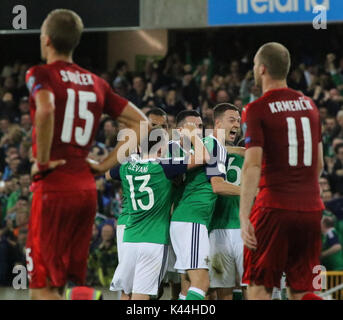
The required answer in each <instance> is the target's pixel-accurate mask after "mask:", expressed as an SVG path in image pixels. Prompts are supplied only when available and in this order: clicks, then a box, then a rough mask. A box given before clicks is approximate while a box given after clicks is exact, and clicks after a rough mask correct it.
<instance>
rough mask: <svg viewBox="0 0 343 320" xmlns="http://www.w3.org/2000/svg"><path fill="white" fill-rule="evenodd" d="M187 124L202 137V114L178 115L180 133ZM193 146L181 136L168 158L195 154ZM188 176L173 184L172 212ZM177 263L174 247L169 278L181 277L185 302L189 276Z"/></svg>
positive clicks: (180, 292)
mask: <svg viewBox="0 0 343 320" xmlns="http://www.w3.org/2000/svg"><path fill="white" fill-rule="evenodd" d="M187 124H193V125H194V126H195V128H196V134H197V135H198V136H199V137H202V131H203V123H202V119H201V116H200V114H199V113H198V112H197V111H195V110H184V111H181V112H180V113H178V115H177V117H176V128H177V130H178V131H179V132H180V131H181V130H182V129H185V126H187ZM190 147H191V144H190V143H184V141H183V138H182V137H181V136H179V137H178V139H177V140H171V141H169V143H168V156H169V157H173V158H178V157H184V156H186V155H187V154H191V153H192V152H193V150H192V149H190ZM185 178H186V174H183V175H181V176H179V177H177V178H176V179H175V180H174V184H173V191H172V199H173V206H172V211H174V210H175V209H176V207H177V206H178V204H179V201H180V199H181V197H182V194H183V192H184V188H185V184H184V181H185ZM175 262H176V255H175V252H174V249H173V247H172V245H170V247H169V258H168V273H167V276H168V277H169V278H170V279H171V280H172V282H173V283H174V284H175V283H178V278H179V277H178V276H177V273H179V274H180V275H181V287H180V290H178V298H179V300H185V299H186V295H187V291H188V289H189V287H190V281H189V279H188V276H187V274H186V271H184V270H176V269H175V268H174V266H175ZM175 287H176V286H172V291H173V298H174V299H175V298H176V294H175V293H176V290H175Z"/></svg>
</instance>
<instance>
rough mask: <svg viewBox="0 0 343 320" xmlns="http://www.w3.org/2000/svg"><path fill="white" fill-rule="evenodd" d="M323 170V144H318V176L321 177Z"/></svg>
mask: <svg viewBox="0 0 343 320" xmlns="http://www.w3.org/2000/svg"><path fill="white" fill-rule="evenodd" d="M323 169H324V158H323V143H322V142H319V144H318V176H319V177H320V176H321V175H322V172H323Z"/></svg>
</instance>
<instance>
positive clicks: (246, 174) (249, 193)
mask: <svg viewBox="0 0 343 320" xmlns="http://www.w3.org/2000/svg"><path fill="white" fill-rule="evenodd" d="M262 155H263V149H262V147H251V148H249V149H248V150H247V151H246V152H245V160H244V164H243V169H242V176H241V199H240V210H239V217H240V221H241V226H242V227H241V229H242V238H243V241H244V244H245V245H246V246H247V247H248V248H250V249H255V248H256V246H257V241H256V238H255V232H254V230H253V226H252V225H251V222H250V220H249V217H250V211H251V208H252V206H253V201H254V198H255V195H256V190H257V187H258V184H259V181H260V177H261V166H262Z"/></svg>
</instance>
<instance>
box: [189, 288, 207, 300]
mask: <svg viewBox="0 0 343 320" xmlns="http://www.w3.org/2000/svg"><path fill="white" fill-rule="evenodd" d="M205 295H206V293H205V292H204V291H202V290H201V289H199V288H195V287H190V288H189V289H188V292H187V297H186V300H205Z"/></svg>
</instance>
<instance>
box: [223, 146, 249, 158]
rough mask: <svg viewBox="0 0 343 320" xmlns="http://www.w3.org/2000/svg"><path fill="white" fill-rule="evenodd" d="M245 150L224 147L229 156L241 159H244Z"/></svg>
mask: <svg viewBox="0 0 343 320" xmlns="http://www.w3.org/2000/svg"><path fill="white" fill-rule="evenodd" d="M245 150H246V149H245V148H244V147H232V146H226V151H227V152H228V153H229V154H231V153H233V154H238V155H239V156H241V157H245Z"/></svg>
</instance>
